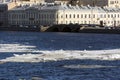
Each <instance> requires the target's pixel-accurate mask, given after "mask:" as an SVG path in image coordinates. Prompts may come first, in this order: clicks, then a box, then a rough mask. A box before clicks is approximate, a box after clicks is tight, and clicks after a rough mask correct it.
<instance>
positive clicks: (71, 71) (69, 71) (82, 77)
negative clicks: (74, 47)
mask: <svg viewBox="0 0 120 80" xmlns="http://www.w3.org/2000/svg"><path fill="white" fill-rule="evenodd" d="M35 77H37V78H39V79H36V80H120V61H119V60H115V61H101V60H87V59H85V60H62V61H50V62H39V63H24V62H8V63H3V64H0V80H18V79H22V80H34V79H33V78H35Z"/></svg>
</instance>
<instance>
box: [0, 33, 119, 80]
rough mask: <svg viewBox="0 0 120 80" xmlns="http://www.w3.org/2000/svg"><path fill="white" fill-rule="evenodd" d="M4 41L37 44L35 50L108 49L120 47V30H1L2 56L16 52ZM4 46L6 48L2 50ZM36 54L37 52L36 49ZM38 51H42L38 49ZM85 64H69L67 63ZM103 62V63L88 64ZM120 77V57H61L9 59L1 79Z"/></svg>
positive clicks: (0, 69) (92, 79)
mask: <svg viewBox="0 0 120 80" xmlns="http://www.w3.org/2000/svg"><path fill="white" fill-rule="evenodd" d="M3 44H9V45H10V44H11V45H13V44H19V45H26V46H35V47H33V48H32V49H33V50H48V51H51V50H52V51H53V50H61V49H62V50H71V51H74V50H104V49H105V50H106V49H110V50H111V49H119V48H120V35H119V34H81V33H37V32H0V45H1V46H0V50H1V51H0V60H1V59H5V58H7V57H10V56H13V54H14V53H16V54H23V53H26V54H27V52H25V51H23V52H17V50H16V46H12V48H10V49H13V48H14V49H13V50H14V51H16V52H14V51H13V52H12V51H11V52H9V50H10V49H9V48H4V46H3ZM1 48H3V49H4V50H2V49H1ZM33 54H34V53H33ZM37 54H39V53H37ZM70 65H74V66H78V65H86V66H88V67H87V68H84V67H82V68H81V67H78V68H76V67H73V68H67V67H64V66H70ZM95 65H100V66H104V67H100V68H97V67H93V68H90V67H89V66H95ZM33 77H37V78H39V79H36V80H120V61H119V60H114V61H107V60H104V61H102V60H88V59H85V60H61V61H50V62H38V63H37V62H36V63H29V62H28V63H26V62H7V63H3V64H0V80H34V79H33Z"/></svg>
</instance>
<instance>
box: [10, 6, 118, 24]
mask: <svg viewBox="0 0 120 80" xmlns="http://www.w3.org/2000/svg"><path fill="white" fill-rule="evenodd" d="M8 21H9V25H29V26H39V25H54V24H101V25H105V26H119V25H120V9H119V8H108V7H106V8H100V7H90V6H81V7H80V6H71V5H55V4H50V5H42V6H39V5H33V6H21V7H18V8H15V9H13V10H10V11H9V15H8Z"/></svg>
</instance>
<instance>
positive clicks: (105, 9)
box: [12, 3, 120, 12]
mask: <svg viewBox="0 0 120 80" xmlns="http://www.w3.org/2000/svg"><path fill="white" fill-rule="evenodd" d="M29 8H36V9H38V10H68V11H69V10H82V11H90V10H94V11H99V12H120V9H119V8H111V7H97V6H95V7H91V6H89V5H88V6H78V5H77V6H71V5H66V4H54V3H51V4H42V5H40V4H24V5H20V6H17V7H15V8H14V9H12V10H26V9H29Z"/></svg>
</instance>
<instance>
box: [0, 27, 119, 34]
mask: <svg viewBox="0 0 120 80" xmlns="http://www.w3.org/2000/svg"><path fill="white" fill-rule="evenodd" d="M0 31H27V32H28V31H32V32H75V33H106V34H120V29H105V28H93V27H90V28H83V27H80V26H71V27H69V26H61V27H60V26H51V27H50V26H46V27H44V26H41V27H36V28H33V27H12V28H11V27H0Z"/></svg>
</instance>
